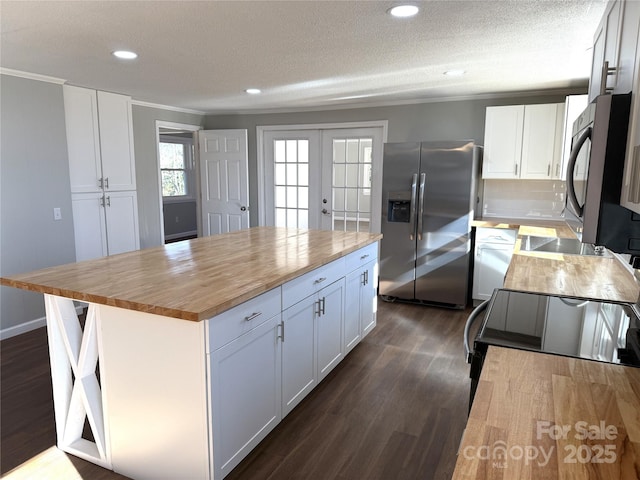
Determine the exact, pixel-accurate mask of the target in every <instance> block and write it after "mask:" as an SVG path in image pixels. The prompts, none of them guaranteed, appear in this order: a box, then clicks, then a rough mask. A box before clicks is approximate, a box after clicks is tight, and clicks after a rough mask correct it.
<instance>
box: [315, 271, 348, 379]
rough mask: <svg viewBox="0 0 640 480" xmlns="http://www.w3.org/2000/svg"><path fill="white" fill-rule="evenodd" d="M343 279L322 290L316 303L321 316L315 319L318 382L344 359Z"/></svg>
mask: <svg viewBox="0 0 640 480" xmlns="http://www.w3.org/2000/svg"><path fill="white" fill-rule="evenodd" d="M344 290H345V286H344V279H342V280H338V281H337V282H335V283H332V284H331V285H329V286H327V287H325V288H323V289H322V290H321V291H320V293H319V295H318V301H319V302H320V306H321V314H320V315H318V316H317V317H316V342H317V343H316V348H317V350H316V351H317V352H318V360H317V362H318V375H317V379H318V382H319V381H320V380H322V379H323V378H324V377H326V376H327V374H328V373H329V372H330V371H331V370H333V368H334V367H335V366H336V365H337V364H338V363H340V361H341V360H342V358H343V357H344V349H343V346H344V343H343V341H342V327H343V319H344Z"/></svg>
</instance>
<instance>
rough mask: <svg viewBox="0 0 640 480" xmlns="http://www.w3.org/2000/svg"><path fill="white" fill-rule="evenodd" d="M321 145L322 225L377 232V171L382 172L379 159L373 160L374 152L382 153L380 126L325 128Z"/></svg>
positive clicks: (378, 204) (330, 227)
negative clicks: (343, 128) (377, 161)
mask: <svg viewBox="0 0 640 480" xmlns="http://www.w3.org/2000/svg"><path fill="white" fill-rule="evenodd" d="M322 145H323V162H322V164H323V167H322V168H323V183H322V191H323V199H322V202H323V209H322V213H323V215H322V228H323V229H325V230H338V231H344V232H375V231H379V228H380V227H379V223H380V222H379V218H377V217H379V215H380V202H381V191H380V189H381V185H380V186H379V187H378V188H376V187H377V185H378V183H379V179H378V178H377V176H376V173H378V174H379V173H381V165H382V161H381V160H382V158H381V157H380V158H379V163H376V155H378V156H381V155H382V132H381V129H377V128H361V129H345V130H326V131H324V132H323V142H322ZM377 150H379V151H377ZM374 165H376V166H377V168H375V167H374ZM376 170H377V171H378V172H376ZM376 220H377V221H376Z"/></svg>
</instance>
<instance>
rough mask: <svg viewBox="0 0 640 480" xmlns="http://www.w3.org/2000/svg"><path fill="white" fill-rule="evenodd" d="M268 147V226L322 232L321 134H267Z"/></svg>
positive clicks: (266, 146) (315, 131) (266, 217)
mask: <svg viewBox="0 0 640 480" xmlns="http://www.w3.org/2000/svg"><path fill="white" fill-rule="evenodd" d="M264 145H265V152H264V156H265V164H266V168H265V180H264V182H265V183H264V184H265V203H266V205H267V208H266V210H265V223H266V225H274V226H276V227H289V228H312V229H319V228H320V208H318V202H319V197H320V132H319V131H318V130H288V131H284V130H283V131H268V132H265V135H264Z"/></svg>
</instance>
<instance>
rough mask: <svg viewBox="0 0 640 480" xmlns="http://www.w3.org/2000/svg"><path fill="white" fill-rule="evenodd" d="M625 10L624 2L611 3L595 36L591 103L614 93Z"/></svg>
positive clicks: (590, 86) (590, 89)
mask: <svg viewBox="0 0 640 480" xmlns="http://www.w3.org/2000/svg"><path fill="white" fill-rule="evenodd" d="M623 10H624V3H623V2H621V1H616V2H611V3H609V4H608V5H607V9H606V10H605V13H604V16H603V17H602V20H601V21H600V25H598V28H597V30H596V33H595V35H594V42H593V62H592V63H591V80H590V82H589V101H590V102H591V101H593V99H595V98H596V97H597V96H598V95H601V94H603V93H607V92H612V91H613V89H614V88H615V86H616V83H617V81H618V76H619V75H618V72H617V70H618V69H617V66H618V52H619V50H620V36H621V34H622V26H621V22H622V16H623Z"/></svg>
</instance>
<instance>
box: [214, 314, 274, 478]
mask: <svg viewBox="0 0 640 480" xmlns="http://www.w3.org/2000/svg"><path fill="white" fill-rule="evenodd" d="M279 323H280V315H277V316H275V317H273V318H271V319H270V320H268V321H266V322H264V323H262V324H261V325H260V326H258V327H256V328H254V329H253V330H251V331H250V332H248V333H245V334H244V335H242V336H240V337H239V338H237V339H236V340H234V341H232V342H231V343H228V344H227V345H225V346H224V347H221V348H219V349H218V350H216V351H214V352H213V353H212V354H211V376H212V378H211V399H212V420H213V422H212V423H213V444H214V449H213V452H214V462H213V464H214V469H215V473H214V478H222V477H224V476H225V475H227V474H228V473H229V472H230V471H231V470H232V469H233V468H234V467H235V466H236V465H237V464H238V463H239V462H240V461H241V460H242V459H243V458H244V457H245V456H246V455H247V454H248V453H249V452H250V451H251V450H252V449H253V448H254V447H255V446H256V445H257V444H258V443H259V442H260V441H261V440H262V439H263V438H264V437H266V435H267V434H268V433H269V432H270V431H271V430H272V429H273V428H274V427H275V426H276V425H277V424H278V422H279V421H280V419H281V396H280V395H281V389H280V385H281V377H280V376H281V369H280V366H281V358H280V348H279V347H280V345H279V341H278V338H277V336H278V329H279Z"/></svg>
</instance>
